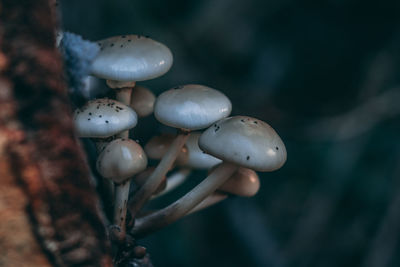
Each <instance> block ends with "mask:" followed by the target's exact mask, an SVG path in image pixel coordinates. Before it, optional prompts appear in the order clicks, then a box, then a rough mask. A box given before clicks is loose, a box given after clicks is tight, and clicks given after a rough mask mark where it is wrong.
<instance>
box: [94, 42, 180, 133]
mask: <svg viewBox="0 0 400 267" xmlns="http://www.w3.org/2000/svg"><path fill="white" fill-rule="evenodd" d="M97 43H98V45H99V46H100V52H99V54H98V56H97V57H96V59H95V60H94V62H93V63H92V74H93V75H95V76H97V77H99V78H103V79H106V80H107V85H108V86H109V87H110V88H113V89H116V99H117V100H118V101H120V102H122V103H124V104H125V105H129V104H130V101H131V93H132V88H133V87H135V84H136V82H137V81H145V80H150V79H153V78H157V77H159V76H161V75H163V74H165V73H166V72H167V71H168V70H169V69H170V68H171V66H172V61H173V59H172V53H171V51H170V50H169V49H168V47H166V46H165V45H163V44H161V43H159V42H156V41H154V40H152V39H150V38H148V37H144V36H141V35H121V36H115V37H110V38H107V39H104V40H101V41H98V42H97ZM127 134H128V132H124V133H123V134H122V135H121V136H123V137H127Z"/></svg>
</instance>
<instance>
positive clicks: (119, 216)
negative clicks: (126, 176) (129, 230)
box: [114, 180, 131, 236]
mask: <svg viewBox="0 0 400 267" xmlns="http://www.w3.org/2000/svg"><path fill="white" fill-rule="evenodd" d="M130 184H131V181H130V180H127V181H126V182H124V183H122V184H116V185H115V207H114V224H116V225H118V226H119V227H120V229H121V233H120V235H121V236H125V232H126V210H127V207H128V196H129V187H130Z"/></svg>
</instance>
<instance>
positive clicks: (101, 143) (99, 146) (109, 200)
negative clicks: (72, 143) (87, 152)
mask: <svg viewBox="0 0 400 267" xmlns="http://www.w3.org/2000/svg"><path fill="white" fill-rule="evenodd" d="M92 140H93V141H94V142H95V145H96V151H97V156H99V155H100V153H101V152H102V151H103V149H104V147H105V146H106V145H107V143H109V142H107V141H106V140H105V139H92ZM100 183H101V188H102V199H103V202H104V203H103V204H104V206H105V207H106V210H107V214H108V211H109V210H110V211H111V210H112V208H113V206H114V182H113V181H111V180H110V179H108V178H105V177H102V176H101V181H100ZM110 213H111V212H110Z"/></svg>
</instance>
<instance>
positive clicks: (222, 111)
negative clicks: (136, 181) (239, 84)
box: [129, 84, 232, 217]
mask: <svg viewBox="0 0 400 267" xmlns="http://www.w3.org/2000/svg"><path fill="white" fill-rule="evenodd" d="M231 110H232V104H231V102H230V100H229V99H228V98H227V97H226V96H225V95H224V94H223V93H221V92H219V91H217V90H215V89H212V88H210V87H207V86H203V85H195V84H190V85H185V86H179V87H176V88H172V89H170V90H168V91H166V92H164V93H162V94H161V95H160V96H159V97H158V98H157V100H156V103H155V106H154V115H155V117H156V119H157V120H158V121H160V122H161V123H163V124H165V125H167V126H171V127H175V128H178V129H179V130H180V131H181V132H180V134H178V135H177V137H176V138H175V140H174V141H173V142H172V143H171V146H170V148H169V150H168V151H167V153H166V154H165V155H164V157H163V159H162V160H161V161H160V163H159V164H158V166H157V168H156V170H155V171H154V172H153V174H152V175H151V176H150V177H149V179H148V180H147V182H146V183H145V184H144V185H143V187H142V189H141V190H140V191H139V192H138V193H137V194H136V195H135V196H134V197H133V200H132V203H133V204H132V205H131V206H130V207H129V209H130V212H131V214H132V216H133V217H134V216H135V214H137V212H138V211H139V210H140V208H141V207H142V206H143V205H144V203H145V202H146V201H147V200H148V199H149V198H150V196H151V195H152V193H153V192H154V190H156V188H157V186H158V184H159V183H160V181H161V179H162V177H163V176H164V175H165V174H166V173H167V172H168V170H169V169H170V168H171V166H172V164H173V163H174V161H175V159H176V158H177V156H178V155H179V153H180V150H181V148H182V146H183V145H184V144H185V142H186V140H187V138H188V133H189V132H190V131H192V130H198V129H203V128H205V127H208V126H209V125H212V124H213V123H214V122H216V121H217V120H220V119H222V118H225V117H226V116H228V115H229V114H230V112H231Z"/></svg>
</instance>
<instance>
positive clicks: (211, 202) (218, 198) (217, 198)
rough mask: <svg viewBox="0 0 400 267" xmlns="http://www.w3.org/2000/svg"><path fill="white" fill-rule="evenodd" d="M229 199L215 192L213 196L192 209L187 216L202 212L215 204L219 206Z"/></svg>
mask: <svg viewBox="0 0 400 267" xmlns="http://www.w3.org/2000/svg"><path fill="white" fill-rule="evenodd" d="M227 198H228V195H227V194H224V193H218V192H215V193H213V194H212V195H209V196H208V197H207V198H206V199H204V200H203V201H201V202H200V203H199V204H198V205H197V206H196V207H194V208H193V209H191V210H190V211H189V212H188V213H187V214H186V215H189V214H192V213H195V212H198V211H201V210H203V209H205V208H208V207H210V206H212V205H214V204H217V203H219V202H221V201H222V200H224V199H227Z"/></svg>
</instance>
